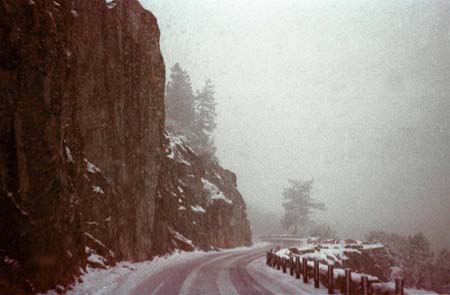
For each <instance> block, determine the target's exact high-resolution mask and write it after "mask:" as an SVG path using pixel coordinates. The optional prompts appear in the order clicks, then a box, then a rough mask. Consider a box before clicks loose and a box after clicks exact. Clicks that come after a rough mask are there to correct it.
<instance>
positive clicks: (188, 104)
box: [165, 63, 195, 136]
mask: <svg viewBox="0 0 450 295" xmlns="http://www.w3.org/2000/svg"><path fill="white" fill-rule="evenodd" d="M170 71H171V73H170V81H169V82H168V83H167V87H166V95H165V100H166V101H165V107H166V124H167V126H168V127H169V129H174V131H175V132H178V133H182V134H184V135H186V136H188V134H189V131H190V129H191V128H192V127H193V125H194V120H195V109H194V92H193V91H192V85H191V79H190V77H189V75H188V74H187V72H186V71H185V70H183V69H182V68H181V66H180V64H179V63H176V64H175V65H174V66H173V67H172V68H171V69H170Z"/></svg>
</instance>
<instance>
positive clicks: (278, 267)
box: [275, 255, 281, 270]
mask: <svg viewBox="0 0 450 295" xmlns="http://www.w3.org/2000/svg"><path fill="white" fill-rule="evenodd" d="M275 257H276V259H277V270H280V267H281V263H280V256H278V255H277V256H275Z"/></svg>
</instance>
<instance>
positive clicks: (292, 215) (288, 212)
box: [281, 180, 325, 235]
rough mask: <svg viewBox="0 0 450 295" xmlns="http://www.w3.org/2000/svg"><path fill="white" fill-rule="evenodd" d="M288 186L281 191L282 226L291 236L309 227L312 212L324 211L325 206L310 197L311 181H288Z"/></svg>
mask: <svg viewBox="0 0 450 295" xmlns="http://www.w3.org/2000/svg"><path fill="white" fill-rule="evenodd" d="M288 181H289V185H288V186H287V187H286V188H284V190H283V198H284V200H285V202H284V203H283V207H284V217H283V219H282V221H281V222H282V225H283V227H284V228H285V229H286V230H288V231H289V230H292V234H294V235H296V234H299V233H300V231H303V232H304V230H305V229H306V228H307V227H308V226H309V225H311V223H312V222H311V214H312V212H313V210H325V204H323V203H320V202H316V201H314V200H313V198H312V197H311V189H312V183H313V180H309V181H301V180H288Z"/></svg>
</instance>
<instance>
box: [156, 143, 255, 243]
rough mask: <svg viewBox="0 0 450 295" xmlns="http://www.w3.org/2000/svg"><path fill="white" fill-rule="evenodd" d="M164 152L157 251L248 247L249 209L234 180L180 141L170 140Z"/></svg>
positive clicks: (249, 238) (249, 239)
mask: <svg viewBox="0 0 450 295" xmlns="http://www.w3.org/2000/svg"><path fill="white" fill-rule="evenodd" d="M166 151H167V155H168V156H167V158H166V160H165V161H164V168H163V173H162V175H161V182H160V183H161V186H160V187H159V192H160V195H159V196H158V199H157V202H158V205H157V206H158V208H161V210H158V211H157V212H156V218H157V224H159V226H158V227H157V228H158V231H157V233H156V235H157V237H158V238H156V237H155V243H157V244H156V249H162V250H164V251H170V250H172V249H176V248H181V249H185V250H191V249H193V248H194V247H195V248H200V249H205V250H206V249H212V248H230V247H234V246H236V245H250V244H251V231H250V225H249V222H248V220H247V215H246V205H245V203H244V200H243V199H242V196H241V194H240V193H239V191H238V190H237V186H236V176H235V175H234V174H233V173H232V172H230V171H228V170H226V169H223V168H222V167H220V166H219V165H218V164H217V163H215V162H208V161H204V160H202V159H200V158H199V157H197V156H196V155H195V153H194V152H193V151H192V150H191V149H190V148H189V147H188V146H187V145H186V144H185V143H184V141H183V140H182V138H181V137H177V136H174V135H171V134H167V146H166ZM163 196H166V197H163Z"/></svg>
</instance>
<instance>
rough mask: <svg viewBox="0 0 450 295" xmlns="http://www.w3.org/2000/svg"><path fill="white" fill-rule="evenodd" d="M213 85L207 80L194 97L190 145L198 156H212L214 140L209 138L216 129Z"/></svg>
mask: <svg viewBox="0 0 450 295" xmlns="http://www.w3.org/2000/svg"><path fill="white" fill-rule="evenodd" d="M214 93H215V91H214V85H213V84H212V83H211V80H209V79H208V80H207V81H206V82H205V85H204V86H203V88H202V89H201V90H200V91H197V92H196V95H195V121H194V127H193V133H194V135H195V136H194V137H193V139H192V141H191V145H192V147H193V148H194V150H195V151H197V152H198V153H200V154H205V153H206V154H208V155H210V156H212V155H214V153H215V148H214V140H213V138H212V136H211V134H212V132H213V131H214V129H216V126H217V125H216V116H217V114H216V104H217V103H216V101H215V98H214Z"/></svg>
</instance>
